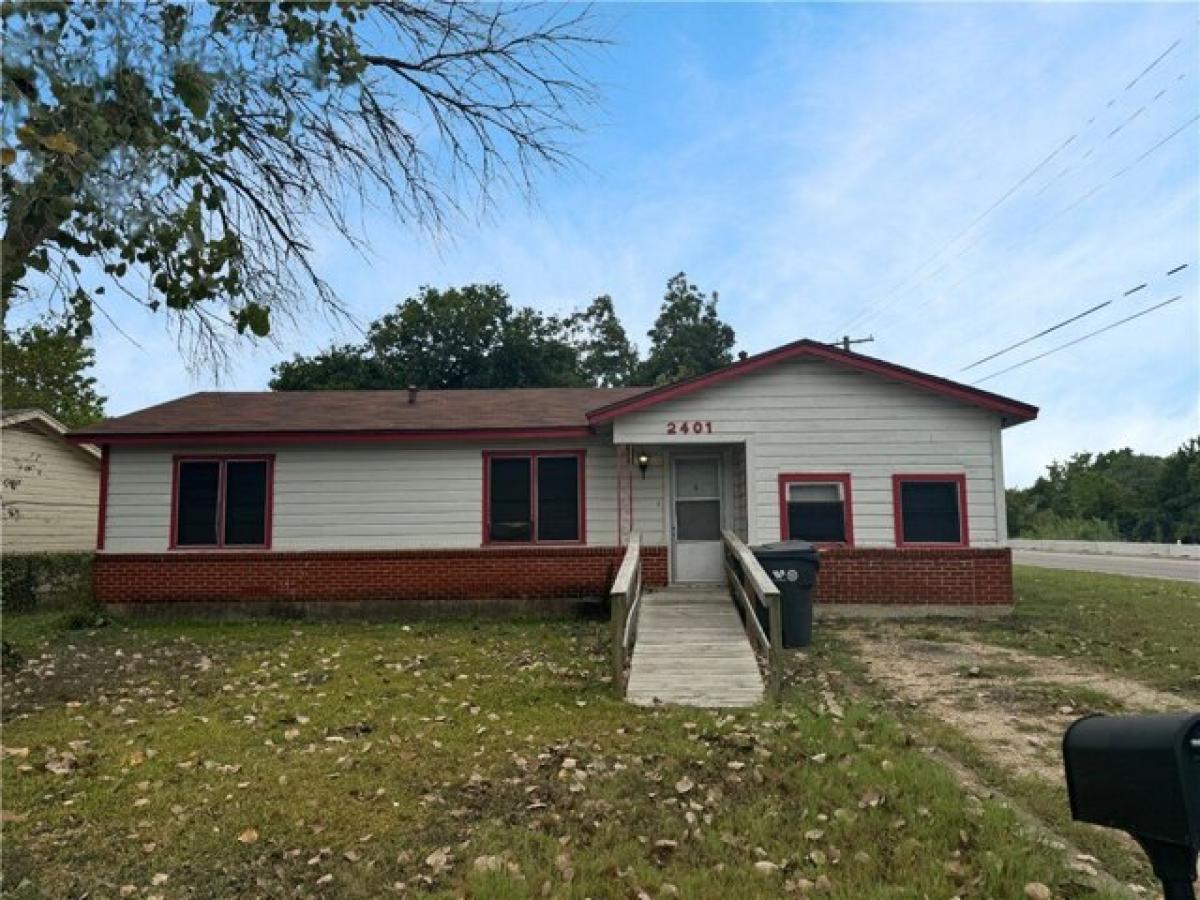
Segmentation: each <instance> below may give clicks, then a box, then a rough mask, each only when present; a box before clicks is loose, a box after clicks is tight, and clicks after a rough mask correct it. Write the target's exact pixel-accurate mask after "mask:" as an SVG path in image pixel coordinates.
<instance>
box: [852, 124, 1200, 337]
mask: <svg viewBox="0 0 1200 900" xmlns="http://www.w3.org/2000/svg"><path fill="white" fill-rule="evenodd" d="M1197 119H1200V114H1197V115H1195V116H1193V117H1192V118H1191V119H1189V120H1188V121H1186V122H1184V123H1183V124H1182V125H1180V126H1179V127H1178V128H1176V129H1175V130H1174V131H1172V132H1171V133H1170V134H1168V135H1167V136H1166V137H1164V138H1162V139H1161V140H1160V141H1158V142H1157V143H1156V144H1154V146H1152V147H1150V149H1148V150H1146V151H1145V152H1143V153H1142V154H1141V155H1140V156H1139V157H1138V158H1137V159H1135V160H1133V161H1132V162H1131V163H1129V164H1128V165H1126V166H1125V167H1123V168H1122V169H1120V170H1119V171H1117V172H1114V173H1113V174H1112V175H1110V176H1109V177H1108V178H1105V179H1103V180H1101V181H1099V182H1097V183H1096V184H1094V185H1092V187H1091V188H1089V189H1088V190H1087V191H1085V192H1084V193H1083V194H1081V195H1080V196H1078V197H1076V198H1075V199H1074V200H1072V201H1071V202H1070V203H1068V204H1067V205H1066V206H1064V207H1063V208H1062V209H1060V210H1059V211H1058V212H1056V213H1055V214H1054V215H1052V216H1050V218H1048V219H1045V220H1044V221H1042V222H1041V223H1039V224H1037V225H1035V226H1033V227H1032V228H1029V229H1028V230H1026V231H1024V232H1023V233H1022V234H1021V236H1020V237H1019V238H1018V239H1017V240H1016V241H1014V242H1012V243H1010V244H1009V245H1008V246H1006V247H1005V248H1003V249H1004V252H1006V253H1007V252H1009V251H1012V250H1015V249H1016V248H1017V247H1020V246H1023V245H1026V244H1028V243H1029V242H1030V240H1031V239H1032V238H1034V237H1035V236H1036V235H1037V234H1039V233H1040V232H1041V231H1043V230H1044V229H1045V228H1046V227H1047V226H1049V225H1053V224H1054V223H1055V222H1057V221H1058V220H1059V219H1061V218H1062V217H1063V216H1065V215H1066V214H1067V213H1069V212H1071V210H1073V209H1075V208H1076V207H1079V206H1081V205H1083V204H1084V203H1086V202H1087V201H1088V200H1090V199H1091V198H1092V197H1094V196H1095V195H1096V194H1098V193H1100V191H1102V190H1103V189H1104V188H1106V187H1107V186H1108V184H1109V182H1111V181H1115V180H1116V179H1117V178H1120V177H1121V176H1122V175H1125V174H1126V173H1128V172H1129V171H1130V170H1131V169H1133V168H1134V167H1135V166H1136V165H1137V164H1138V163H1140V162H1142V161H1143V160H1144V159H1146V158H1147V157H1148V156H1150V154H1152V153H1154V151H1156V150H1158V149H1159V148H1160V147H1162V146H1163V145H1164V144H1166V143H1167V142H1168V141H1171V140H1173V139H1174V138H1176V137H1178V136H1179V135H1180V134H1182V133H1183V132H1184V131H1185V130H1186V129H1187V128H1188V126H1190V125H1193V124H1195V123H1196V120H1197ZM1058 177H1061V173H1060V176H1058ZM1054 180H1056V179H1054ZM1052 182H1053V180H1052V181H1051V182H1048V184H1050V183H1052ZM982 240H983V235H977V236H976V237H975V239H974V240H973V241H971V242H970V243H968V244H967V245H966V246H964V247H962V248H961V249H960V250H959V251H958V252H957V253H956V254H954V256H952V257H950V258H949V259H948V260H946V261H945V262H944V263H942V265H941V266H939V267H938V268H937V269H935V270H934V271H932V272H930V273H929V274H928V275H926V276H925V277H923V278H921V279H920V280H919V281H916V282H914V283H913V284H911V285H910V286H909V287H908V288H907V290H905V291H904V292H902V295H903V293H907V292H908V291H909V290H912V289H913V288H917V287H920V286H921V285H922V284H924V283H925V282H926V281H929V280H930V279H931V278H936V277H937V276H938V275H940V274H941V273H942V272H944V271H945V270H946V269H948V268H949V267H950V266H951V265H953V264H954V262H955V261H956V260H958V259H961V258H962V257H963V256H964V255H965V254H967V253H968V252H970V251H971V250H972V249H974V248H975V247H977V246H979V244H980V242H981V241H982ZM994 267H995V266H994V265H993V266H988V267H985V268H984V270H983V271H985V272H986V271H989V270H990V269H991V268H994ZM971 274H972V273H970V272H968V273H967V274H965V275H963V276H962V277H961V278H959V279H958V280H957V281H955V282H953V283H952V284H950V285H948V286H947V287H946V290H947V291H952V290H954V289H955V288H957V287H959V286H960V285H961V284H962V283H963V282H964V281H966V280H967V279H968V278H970V277H971ZM975 274H978V273H975ZM897 299H899V298H898V297H897ZM934 299H935V297H927V298H926V299H925V300H923V301H921V302H920V303H918V304H916V305H915V306H913V307H912V310H917V309H922V308H923V307H925V306H928V305H929V304H930V303H932V302H933V300H934ZM893 305H894V301H893V302H892V303H888V304H885V305H884V306H881V307H879V308H877V309H876V310H875V311H873V312H872V311H869V310H868V311H867V312H868V314H867V316H866V318H865V319H864V318H863V317H862V315H861V314H860V315H859V317H858V319H861V320H862V321H861V323H862V324H865V323H866V322H869V321H871V319H873V318H874V317H875V316H877V315H880V314H882V313H884V312H887V310H888V309H889V308H890V307H891V306H893Z"/></svg>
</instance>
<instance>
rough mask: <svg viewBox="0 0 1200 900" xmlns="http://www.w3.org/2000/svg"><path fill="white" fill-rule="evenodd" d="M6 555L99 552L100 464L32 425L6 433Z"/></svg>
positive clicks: (3, 542)
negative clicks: (97, 518)
mask: <svg viewBox="0 0 1200 900" xmlns="http://www.w3.org/2000/svg"><path fill="white" fill-rule="evenodd" d="M0 442H2V443H3V462H2V463H0V469H2V471H3V487H2V489H0V490H2V496H3V509H4V513H3V523H2V524H0V529H3V530H2V532H0V535H2V540H0V547H2V549H3V552H5V553H34V552H44V551H57V552H65V551H75V550H94V549H95V547H96V514H97V507H98V505H99V502H100V461H99V460H98V459H96V458H95V457H93V456H90V455H88V454H87V453H86V452H85V451H83V450H80V449H79V448H78V447H72V446H70V445H69V444H67V443H66V441H64V440H63V439H62V438H61V437H51V436H50V435H48V434H45V433H43V432H42V431H39V430H38V429H37V428H35V427H34V426H32V425H28V424H24V425H11V426H9V427H7V428H5V429H4V431H3V435H2V437H0Z"/></svg>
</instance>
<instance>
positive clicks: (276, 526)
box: [105, 437, 662, 553]
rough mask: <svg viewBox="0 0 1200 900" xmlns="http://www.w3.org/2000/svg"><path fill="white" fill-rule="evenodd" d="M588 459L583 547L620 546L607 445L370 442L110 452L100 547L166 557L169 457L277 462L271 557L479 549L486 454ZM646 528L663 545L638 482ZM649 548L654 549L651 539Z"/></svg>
mask: <svg viewBox="0 0 1200 900" xmlns="http://www.w3.org/2000/svg"><path fill="white" fill-rule="evenodd" d="M515 448H534V449H575V448H583V449H585V450H586V451H587V457H586V459H587V462H586V479H585V490H586V501H587V543H588V544H589V545H591V546H611V545H614V544H616V541H617V491H616V454H615V451H614V448H613V446H612V443H611V439H610V438H599V437H597V438H594V439H591V440H588V441H578V440H576V441H565V442H564V441H558V442H554V443H553V444H543V443H539V444H528V443H526V444H501V445H490V444H489V445H483V444H478V443H471V444H466V443H463V444H450V443H395V444H392V443H366V444H337V445H333V444H323V445H313V446H279V447H270V446H261V447H236V448H233V447H231V448H227V449H226V450H221V449H214V448H195V447H171V448H164V449H159V448H125V447H114V448H112V450H111V454H110V458H109V483H108V524H107V531H106V540H105V549H106V550H108V551H111V552H118V553H120V552H160V551H163V550H166V549H167V546H168V542H169V535H170V511H171V465H172V463H171V459H172V456H173V455H175V454H180V453H221V452H231V453H273V454H274V455H275V494H274V496H275V503H274V508H273V527H272V547H273V548H274V549H278V550H358V549H363V550H375V549H410V548H430V547H446V548H454V547H478V546H480V544H481V543H482V528H483V451H484V450H501V449H515ZM633 477H634V485H635V488H634V490H635V497H636V500H637V504H638V508H637V510H636V516H637V522H638V527H639V530H642V531H643V532H653V531H654V523H655V522H657V523H659V524H658V535H657V540H655V541H653V542H661V531H662V528H661V521H662V509H661V506H662V504H661V480H659V479H658V477H657V476H655V475H654V473H653V471H652V472H651V473H650V475H649V476H648V477H647V479H646V481H644V482H643V481H642V479H641V476H640V474H639V473H637V472H636V470H635V472H634V475H633ZM645 540H646V541H647V543H650V542H652V540H651V534H650V533H647V534H646V537H645Z"/></svg>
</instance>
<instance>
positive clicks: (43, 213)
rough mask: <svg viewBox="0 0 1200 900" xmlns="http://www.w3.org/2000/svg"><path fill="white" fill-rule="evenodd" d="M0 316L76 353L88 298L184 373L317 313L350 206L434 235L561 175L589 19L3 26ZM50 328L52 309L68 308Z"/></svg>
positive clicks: (87, 1) (512, 14)
mask: <svg viewBox="0 0 1200 900" xmlns="http://www.w3.org/2000/svg"><path fill="white" fill-rule="evenodd" d="M0 16H2V17H3V29H4V42H3V43H4V49H3V76H2V78H0V99H2V102H3V107H4V112H3V119H2V127H0V163H3V184H2V188H3V215H4V220H5V226H4V234H3V242H2V245H0V268H2V270H3V271H2V275H0V284H2V288H3V290H2V297H0V300H2V301H3V308H2V310H0V311H2V312H4V313H7V311H8V307H9V304H10V303H11V302H12V301H14V300H22V299H24V300H28V299H29V296H30V295H29V293H28V292H29V288H30V285H31V283H34V284H37V285H39V286H44V285H48V286H49V289H50V295H51V296H50V298H49V299H52V300H53V299H57V300H58V301H60V302H62V301H65V305H66V306H68V307H69V308H71V309H72V311H73V312H74V313H75V315H76V316H77V317H78V319H79V320H80V322H81V327H82V328H84V329H85V330H86V328H87V327H88V321H89V317H90V313H91V309H92V304H93V303H94V302H101V301H100V298H101V297H102V295H103V291H104V287H105V284H102V283H94V282H102V281H103V282H105V283H108V284H109V285H110V286H111V284H112V283H115V284H116V285H117V286H119V287H120V288H121V289H122V290H123V292H124V293H125V295H126V296H128V297H130V298H132V299H134V300H135V301H136V302H139V303H141V304H142V305H144V306H145V307H146V308H148V309H151V310H158V309H160V308H164V307H165V308H166V309H167V310H169V311H171V312H173V313H174V314H177V316H178V318H179V321H180V322H182V323H184V324H185V325H187V326H189V332H188V333H189V334H191V335H192V336H193V337H194V338H196V339H198V343H197V344H196V345H194V348H193V349H194V350H195V351H196V352H198V353H201V354H203V353H207V352H219V351H220V349H221V348H222V347H224V346H225V339H226V338H227V337H228V336H230V335H232V334H235V333H236V334H243V333H246V332H249V333H250V334H252V335H256V336H260V337H261V336H264V335H266V334H268V332H269V331H270V329H271V325H272V319H273V318H277V317H278V316H279V315H281V314H282V315H287V314H289V313H294V312H295V311H296V310H298V309H299V308H301V307H302V306H303V304H304V303H306V302H311V301H316V302H317V303H318V304H320V305H322V306H323V307H324V308H326V309H330V308H332V309H335V310H336V309H338V308H339V307H338V302H337V298H336V296H335V295H334V293H333V291H332V289H331V288H330V286H329V285H328V284H327V283H326V281H325V280H324V279H323V278H322V277H321V275H320V274H319V273H318V271H317V268H316V259H315V254H316V251H315V244H314V240H313V238H314V237H315V235H316V234H317V232H318V230H324V231H332V232H334V233H337V234H340V235H341V236H343V237H344V238H346V239H348V240H350V241H352V242H354V243H356V244H357V243H359V242H360V241H361V240H362V238H363V234H362V232H361V230H360V229H359V228H358V227H356V225H355V224H354V222H355V219H356V216H357V214H358V213H360V212H361V211H362V210H363V209H364V208H366V207H367V206H375V207H382V208H384V209H386V210H387V211H389V212H390V213H391V214H393V215H394V216H395V217H397V218H398V219H399V220H401V221H404V222H407V223H411V224H413V225H414V226H416V227H419V228H424V229H431V230H441V229H443V228H445V227H446V226H447V224H448V222H449V221H450V219H451V217H452V216H453V215H454V214H455V213H458V212H459V211H461V210H463V209H467V208H471V207H476V206H479V205H483V206H486V205H487V204H488V203H489V202H490V201H491V200H492V199H493V197H494V196H495V191H496V190H497V188H498V186H500V185H505V184H507V185H515V186H516V187H518V188H519V189H521V190H523V191H528V190H530V189H531V185H532V179H533V177H534V175H535V173H536V172H537V171H538V170H539V169H540V168H541V167H544V166H550V167H555V166H559V165H562V164H564V163H566V162H568V161H569V159H570V153H569V150H568V147H567V145H566V138H567V137H568V136H569V135H570V133H571V132H572V131H574V130H575V129H576V128H577V125H578V123H577V115H578V111H579V109H580V108H581V104H586V103H588V102H590V101H591V100H592V98H593V91H592V88H591V86H590V85H589V83H588V82H587V81H586V79H585V78H584V77H583V76H582V75H581V71H580V68H579V65H580V61H581V53H582V52H583V51H585V50H586V49H587V48H588V47H590V46H592V45H594V44H597V43H600V42H599V41H597V40H596V38H595V37H594V36H593V35H592V33H591V32H592V28H591V22H592V19H591V14H590V12H588V11H587V10H586V9H584V8H575V7H556V8H554V9H552V10H547V9H546V8H544V7H533V6H527V5H521V4H517V5H506V4H488V5H474V4H462V3H456V2H449V0H430V2H425V3H418V4H412V3H408V2H404V0H374V2H367V0H343V2H337V3H332V2H327V0H326V2H317V0H312V2H303V0H302V2H284V0H226V2H215V0H213V2H194V0H159V2H155V3H113V2H104V0H76V2H53V0H48V2H38V3H11V2H5V3H3V4H2V5H0ZM56 308H59V309H61V308H62V307H61V306H58V307H56Z"/></svg>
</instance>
